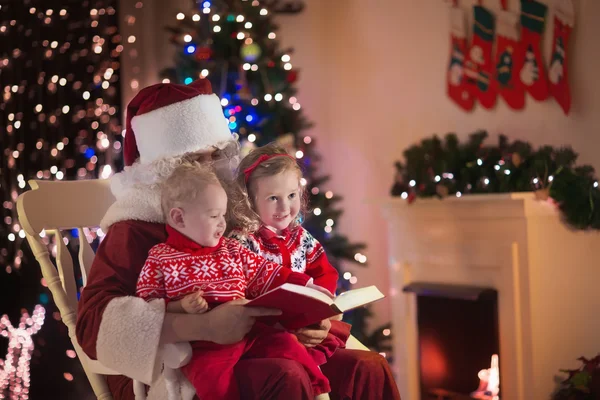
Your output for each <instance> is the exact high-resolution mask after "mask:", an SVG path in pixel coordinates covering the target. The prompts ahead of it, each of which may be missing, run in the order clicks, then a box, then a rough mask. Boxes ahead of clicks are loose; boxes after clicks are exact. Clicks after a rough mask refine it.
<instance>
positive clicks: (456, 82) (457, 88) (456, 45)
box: [446, 6, 475, 111]
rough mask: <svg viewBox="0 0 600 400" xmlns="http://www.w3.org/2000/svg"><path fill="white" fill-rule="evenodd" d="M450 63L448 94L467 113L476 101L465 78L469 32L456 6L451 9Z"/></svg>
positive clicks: (463, 17) (463, 16) (447, 77)
mask: <svg viewBox="0 0 600 400" xmlns="http://www.w3.org/2000/svg"><path fill="white" fill-rule="evenodd" d="M450 24H451V30H450V62H449V65H448V72H447V76H446V83H447V90H446V92H447V94H448V97H450V98H451V99H452V100H453V101H454V102H455V103H456V104H458V106H459V107H460V108H462V109H464V110H465V111H470V110H471V109H472V108H473V104H475V101H474V100H473V96H471V93H470V92H469V90H468V89H467V86H466V81H465V77H464V68H463V67H464V65H463V63H464V61H465V52H466V49H467V30H466V28H465V13H464V11H463V10H461V9H460V8H458V7H456V6H454V7H452V8H450Z"/></svg>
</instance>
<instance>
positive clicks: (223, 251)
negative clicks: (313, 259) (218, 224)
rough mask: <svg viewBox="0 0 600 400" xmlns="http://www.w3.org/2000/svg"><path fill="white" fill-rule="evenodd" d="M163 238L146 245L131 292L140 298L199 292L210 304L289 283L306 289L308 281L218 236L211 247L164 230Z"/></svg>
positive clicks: (148, 298)
mask: <svg viewBox="0 0 600 400" xmlns="http://www.w3.org/2000/svg"><path fill="white" fill-rule="evenodd" d="M167 233H168V239H167V241H166V242H165V243H161V244H158V245H156V246H154V247H152V248H151V249H150V251H149V253H148V258H147V259H146V263H145V264H144V267H143V269H142V272H141V273H140V276H139V279H138V282H137V289H136V294H137V295H138V296H139V297H141V298H143V299H146V300H150V299H155V298H161V299H166V300H167V301H169V300H179V299H181V298H182V297H183V296H185V295H187V294H190V293H193V292H197V291H198V290H202V291H203V292H204V295H203V297H204V298H205V299H206V301H207V302H208V303H209V304H211V305H214V304H220V303H225V302H228V301H231V300H234V299H237V298H241V297H246V298H248V299H251V298H254V297H257V296H260V295H261V294H263V293H265V292H267V291H269V290H271V289H273V288H275V287H277V286H281V285H282V284H284V283H286V282H289V283H294V284H297V285H303V286H304V285H306V284H307V282H308V281H309V280H310V277H309V276H307V275H305V274H302V273H298V272H293V271H291V270H290V269H288V268H284V267H283V266H281V265H278V264H276V263H274V262H271V261H268V260H266V259H264V258H262V257H261V256H259V255H257V254H256V253H253V252H252V251H250V250H248V249H246V248H245V247H243V246H242V245H241V244H240V243H239V242H238V241H237V240H234V239H228V238H221V240H220V241H219V244H218V245H217V246H215V247H204V246H201V245H199V244H198V243H196V242H194V241H193V240H191V239H190V238H188V237H186V236H185V235H183V234H181V233H180V232H178V231H177V230H175V229H173V228H171V227H170V226H167Z"/></svg>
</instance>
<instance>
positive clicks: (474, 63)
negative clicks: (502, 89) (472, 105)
mask: <svg viewBox="0 0 600 400" xmlns="http://www.w3.org/2000/svg"><path fill="white" fill-rule="evenodd" d="M473 14H474V16H475V21H474V22H473V43H472V44H471V48H470V50H469V54H468V56H467V61H466V63H465V75H466V76H467V84H468V86H469V90H470V91H471V93H472V94H473V96H475V97H476V98H477V100H479V102H480V103H481V105H482V106H484V107H485V108H492V107H493V106H494V104H495V103H496V92H495V90H494V89H495V86H496V85H494V84H492V82H493V76H494V63H493V61H492V44H493V42H494V16H493V15H492V13H491V12H489V11H488V9H486V8H485V7H482V6H474V7H473Z"/></svg>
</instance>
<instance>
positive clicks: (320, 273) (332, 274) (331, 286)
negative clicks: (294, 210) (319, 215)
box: [303, 228, 339, 294]
mask: <svg viewBox="0 0 600 400" xmlns="http://www.w3.org/2000/svg"><path fill="white" fill-rule="evenodd" d="M303 229H304V228H303ZM303 234H304V235H306V236H307V240H308V241H309V242H310V243H311V245H310V246H308V247H307V251H306V271H304V273H305V274H307V275H308V276H310V277H311V278H313V279H314V281H315V285H319V286H321V287H324V288H325V289H327V290H329V291H330V292H331V293H332V294H335V291H336V289H337V282H338V278H339V274H338V272H337V270H336V269H335V268H334V267H333V265H331V264H330V263H329V260H328V259H327V255H326V254H325V249H324V248H323V246H322V245H321V243H319V241H318V240H317V239H315V238H314V237H313V236H312V235H311V234H310V233H308V231H306V230H304V232H303Z"/></svg>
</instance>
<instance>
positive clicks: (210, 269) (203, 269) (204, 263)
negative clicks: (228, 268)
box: [191, 260, 219, 279]
mask: <svg viewBox="0 0 600 400" xmlns="http://www.w3.org/2000/svg"><path fill="white" fill-rule="evenodd" d="M191 268H192V270H193V271H192V275H194V276H199V277H200V279H211V278H216V277H217V276H218V272H219V265H218V264H217V263H216V262H215V261H214V260H201V261H200V262H199V263H197V264H193V265H192V266H191Z"/></svg>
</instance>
